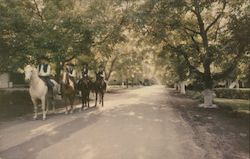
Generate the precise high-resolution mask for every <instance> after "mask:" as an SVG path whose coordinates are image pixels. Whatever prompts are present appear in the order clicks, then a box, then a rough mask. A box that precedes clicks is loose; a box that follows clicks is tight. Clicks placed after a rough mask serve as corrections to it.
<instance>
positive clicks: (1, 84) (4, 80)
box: [0, 72, 12, 88]
mask: <svg viewBox="0 0 250 159" xmlns="http://www.w3.org/2000/svg"><path fill="white" fill-rule="evenodd" d="M10 87H12V82H10V74H9V73H6V72H5V73H1V74H0V88H10Z"/></svg>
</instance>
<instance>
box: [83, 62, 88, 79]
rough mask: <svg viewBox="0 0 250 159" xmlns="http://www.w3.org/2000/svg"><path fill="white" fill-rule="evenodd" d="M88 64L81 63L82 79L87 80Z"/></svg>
mask: <svg viewBox="0 0 250 159" xmlns="http://www.w3.org/2000/svg"><path fill="white" fill-rule="evenodd" d="M88 72H89V69H88V64H87V63H83V68H82V77H83V78H86V79H88Z"/></svg>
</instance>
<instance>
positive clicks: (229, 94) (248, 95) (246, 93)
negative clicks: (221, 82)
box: [214, 88, 250, 100]
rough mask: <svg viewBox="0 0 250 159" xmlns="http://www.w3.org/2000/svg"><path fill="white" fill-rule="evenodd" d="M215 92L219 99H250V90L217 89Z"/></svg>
mask: <svg viewBox="0 0 250 159" xmlns="http://www.w3.org/2000/svg"><path fill="white" fill-rule="evenodd" d="M214 91H215V94H216V97H217V98H228V99H248V100H249V99H250V89H243V88H241V89H230V88H216V89H214Z"/></svg>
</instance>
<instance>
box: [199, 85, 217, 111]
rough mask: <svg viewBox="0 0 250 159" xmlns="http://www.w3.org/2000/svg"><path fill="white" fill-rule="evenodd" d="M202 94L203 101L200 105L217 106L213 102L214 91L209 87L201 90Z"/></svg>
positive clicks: (206, 106) (205, 106)
mask: <svg viewBox="0 0 250 159" xmlns="http://www.w3.org/2000/svg"><path fill="white" fill-rule="evenodd" d="M202 95H203V96H204V103H203V104H200V105H199V106H200V107H204V108H217V106H216V105H215V104H213V97H214V96H215V95H214V92H213V91H212V90H211V89H206V90H204V91H203V92H202Z"/></svg>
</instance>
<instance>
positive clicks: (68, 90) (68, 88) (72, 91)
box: [61, 72, 77, 114]
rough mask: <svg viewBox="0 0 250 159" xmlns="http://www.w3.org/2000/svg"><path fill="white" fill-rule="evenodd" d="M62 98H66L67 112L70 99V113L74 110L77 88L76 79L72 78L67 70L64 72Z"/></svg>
mask: <svg viewBox="0 0 250 159" xmlns="http://www.w3.org/2000/svg"><path fill="white" fill-rule="evenodd" d="M61 87H62V98H63V99H64V102H65V108H66V111H65V114H68V112H69V110H68V106H67V100H68V101H69V104H70V107H71V108H70V113H73V112H74V101H75V96H76V92H77V91H76V88H75V84H74V81H73V80H72V79H71V78H70V76H69V74H68V73H67V72H64V74H63V79H62V84H61Z"/></svg>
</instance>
